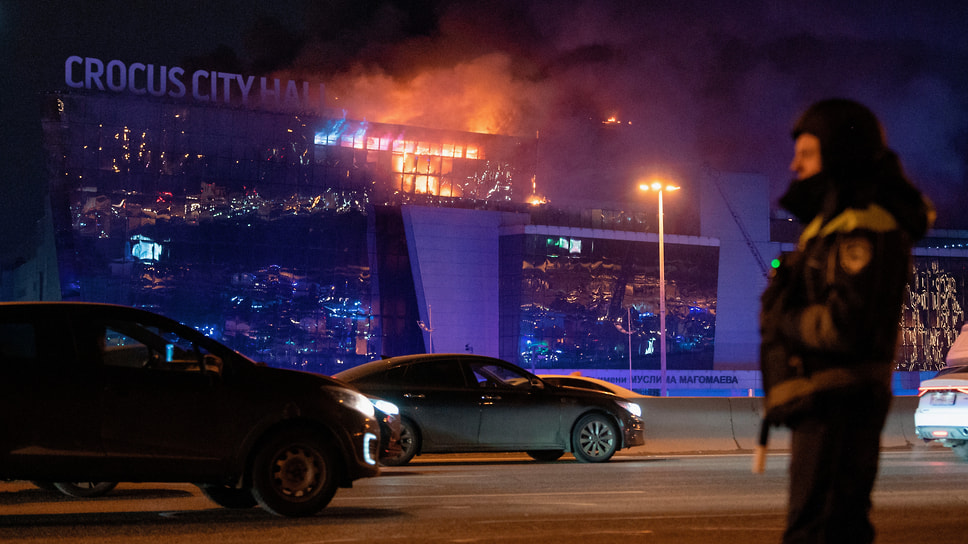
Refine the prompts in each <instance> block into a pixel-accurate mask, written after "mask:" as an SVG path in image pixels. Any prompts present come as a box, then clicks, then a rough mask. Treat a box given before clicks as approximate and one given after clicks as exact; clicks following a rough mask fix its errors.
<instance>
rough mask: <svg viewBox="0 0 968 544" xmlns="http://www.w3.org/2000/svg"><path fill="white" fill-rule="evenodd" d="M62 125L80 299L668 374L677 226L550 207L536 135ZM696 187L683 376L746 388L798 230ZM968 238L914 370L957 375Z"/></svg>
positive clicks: (60, 230)
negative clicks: (772, 267)
mask: <svg viewBox="0 0 968 544" xmlns="http://www.w3.org/2000/svg"><path fill="white" fill-rule="evenodd" d="M44 130H45V135H46V148H47V153H48V162H49V169H50V172H51V175H50V203H51V215H52V220H53V221H52V223H53V229H54V243H55V245H56V250H57V268H58V272H59V277H60V296H61V298H62V299H65V300H84V301H100V302H112V303H119V304H125V305H131V306H137V307H144V308H149V309H152V310H155V311H157V312H160V313H162V314H166V315H169V316H171V317H173V318H175V319H178V320H179V321H182V322H184V323H186V324H189V325H191V326H193V327H196V328H198V329H200V330H202V331H204V332H205V333H206V334H209V335H210V336H212V337H214V338H217V339H219V340H221V341H223V342H225V343H226V344H228V345H229V346H231V347H233V348H235V349H237V350H239V351H240V352H242V353H245V354H247V355H250V356H252V357H253V358H256V359H259V360H263V361H265V362H266V363H268V364H270V365H272V366H278V367H285V368H296V369H303V370H309V371H314V372H320V373H324V374H332V373H335V372H338V371H339V370H342V369H345V368H347V367H350V366H354V365H356V364H359V363H361V362H364V361H368V360H372V359H376V358H380V357H382V356H390V355H402V354H409V353H419V352H426V351H435V352H455V351H461V352H474V353H479V354H484V355H491V356H497V357H501V358H503V359H505V360H508V361H512V362H515V363H517V364H519V365H521V366H523V367H525V368H529V369H532V370H534V371H536V372H543V371H547V372H550V373H556V372H565V371H572V370H576V369H580V370H582V371H585V372H589V373H592V374H594V372H596V371H600V372H603V373H612V374H614V375H615V376H620V377H621V380H626V378H627V380H628V381H629V382H630V383H628V385H632V384H633V383H634V382H636V380H642V381H643V382H645V381H646V380H647V379H649V376H651V375H652V374H650V373H654V372H655V371H657V369H658V368H659V355H658V352H657V350H658V344H659V342H658V339H659V335H660V334H661V332H660V330H659V326H658V316H657V312H658V299H659V295H658V292H659V290H658V277H659V274H658V256H657V255H658V238H657V235H656V234H655V224H654V223H655V214H654V213H651V211H643V209H646V210H648V206H647V205H646V203H638V204H637V205H635V206H634V207H633V206H629V207H628V208H626V210H614V211H609V210H605V209H585V210H580V211H574V212H573V211H567V210H558V209H555V208H553V207H550V206H548V205H541V206H533V205H532V203H533V200H532V199H533V198H534V197H535V196H536V195H534V194H533V191H534V185H533V181H534V169H535V165H534V163H533V160H534V157H535V149H534V145H535V142H529V141H526V140H522V139H519V138H511V137H502V136H493V135H484V134H473V133H459V132H449V131H434V130H428V129H421V128H415V127H405V126H398V125H384V124H377V123H367V122H363V121H353V120H348V119H345V118H343V117H342V116H341V115H334V116H329V117H323V116H318V115H315V114H314V115H309V114H297V113H281V112H277V111H276V112H268V111H254V110H249V109H243V108H240V107H234V106H229V105H222V106H217V105H199V104H192V103H185V102H174V101H166V100H163V99H151V98H147V99H146V98H144V97H131V96H121V95H110V96H109V95H103V94H100V95H99V94H97V93H84V92H77V93H69V94H52V95H50V96H49V97H48V98H47V112H46V117H45V120H44ZM693 182H694V183H695V184H697V185H699V186H700V187H701V190H700V191H697V193H699V194H701V195H702V203H701V208H700V210H699V213H697V216H699V217H700V218H701V224H697V225H695V227H694V228H693V229H692V230H694V231H695V232H690V233H689V234H681V233H675V232H673V233H671V234H670V233H668V232H667V234H666V236H665V248H666V280H667V316H668V317H667V327H666V330H667V344H668V369H669V371H670V372H674V373H680V374H676V375H677V376H680V377H679V379H680V380H682V381H683V383H686V382H688V383H690V384H695V383H714V382H715V383H720V382H722V381H724V380H723V379H720V378H719V377H717V376H720V375H726V374H728V373H731V372H732V373H738V374H729V376H734V375H738V376H740V377H739V378H738V379H733V380H732V381H730V380H728V379H726V380H725V382H726V383H728V384H731V385H730V386H729V387H718V386H717V387H711V388H712V389H717V390H719V389H722V390H728V391H729V394H744V392H745V391H747V390H750V391H753V390H755V389H757V385H756V383H755V382H750V383H747V381H748V380H755V379H757V377H756V376H757V375H758V372H756V371H757V368H758V367H757V347H758V325H757V321H756V320H757V312H758V306H759V304H758V302H759V300H758V297H759V293H760V292H762V288H763V287H764V286H765V282H766V277H765V274H764V268H763V266H762V265H763V263H762V262H758V261H761V260H762V259H763V256H766V257H768V258H770V257H772V256H775V255H777V254H779V253H781V252H783V251H785V250H789V249H790V248H791V247H792V245H791V244H792V242H793V241H794V239H793V238H791V237H790V236H788V235H786V234H784V231H783V229H784V228H787V227H789V225H788V224H787V222H786V221H785V220H784V219H783V218H774V221H772V222H771V217H770V205H769V201H768V195H766V193H765V185H766V183H765V180H763V179H762V177H759V176H755V175H729V176H721V177H718V178H714V177H712V176H711V175H708V174H704V175H703V176H701V179H697V180H693ZM723 186H728V187H729V188H730V191H722V190H721V189H722V187H723ZM730 198H732V199H734V200H733V201H731V202H730V201H728V200H727V199H730ZM684 205H685V203H679V206H684ZM791 232H792V231H791ZM941 234H944V236H941ZM966 239H968V234H966V233H961V232H948V233H935V236H934V237H933V238H931V239H929V240H927V241H926V243H925V244H924V245H923V247H921V248H919V249H918V254H917V257H916V271H915V272H916V273H915V276H914V280H913V281H912V284H911V289H910V291H909V297H908V300H907V304H906V307H905V310H904V316H903V318H902V323H901V325H902V329H903V335H902V336H903V338H902V346H901V354H900V356H899V360H898V368H899V369H901V370H915V371H917V370H930V369H933V368H937V367H938V366H940V365H941V364H942V362H943V358H944V353H945V352H946V351H947V347H948V346H950V344H951V342H952V341H953V340H954V335H955V334H956V333H957V331H958V329H959V327H960V325H961V324H962V323H963V322H964V311H963V308H964V306H965V280H966V278H968V264H966V263H968V250H966V249H964V248H963V247H955V246H957V244H958V243H961V242H962V241H964V240H966ZM754 248H755V251H753V249H754ZM633 371H634V373H635V376H633ZM683 373H691V374H688V375H686V374H683ZM612 374H608V376H612ZM603 375H605V374H603ZM609 379H611V377H610V378H609ZM618 379H619V378H616V381H618ZM744 380H747V381H744ZM651 383H652V384H653V385H650V386H649V387H637V389H640V390H643V389H644V390H647V391H652V389H653V388H654V382H651Z"/></svg>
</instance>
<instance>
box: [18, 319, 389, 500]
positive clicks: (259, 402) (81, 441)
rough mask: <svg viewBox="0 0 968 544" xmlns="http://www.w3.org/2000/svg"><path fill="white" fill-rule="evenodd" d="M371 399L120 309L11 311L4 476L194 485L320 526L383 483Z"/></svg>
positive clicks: (213, 494) (166, 322) (166, 321)
mask: <svg viewBox="0 0 968 544" xmlns="http://www.w3.org/2000/svg"><path fill="white" fill-rule="evenodd" d="M379 443H380V431H379V424H378V422H377V420H376V419H375V418H374V409H373V404H372V403H371V402H370V400H369V399H368V398H367V397H366V396H364V395H362V394H360V393H359V392H358V391H355V390H353V389H352V388H350V387H349V386H347V385H346V384H343V383H340V382H338V381H336V380H333V379H331V378H327V377H324V376H317V375H312V374H308V373H303V372H295V371H289V370H281V369H276V368H269V367H266V366H264V365H260V364H258V363H255V362H253V361H251V360H250V359H247V358H246V357H244V356H242V355H240V354H238V353H236V352H234V351H232V350H231V349H229V348H227V347H225V346H223V345H222V344H219V343H218V342H215V341H214V340H212V339H210V338H208V337H206V336H204V335H203V334H201V333H199V332H198V331H196V330H194V329H192V328H190V327H187V326H184V325H181V324H179V323H177V322H176V321H173V320H171V319H168V318H165V317H162V316H159V315H157V314H153V313H150V312H146V311H143V310H138V309H134V308H128V307H123V306H112V305H105V304H87V303H0V479H18V480H32V481H36V482H77V481H87V482H117V481H139V482H141V481H151V482H191V483H194V484H196V485H198V486H199V487H201V489H202V490H203V492H204V493H205V494H206V496H208V497H209V498H210V499H212V500H213V501H215V502H216V503H217V504H220V505H222V506H225V507H237V508H248V507H252V506H255V505H256V504H257V503H258V504H260V505H261V506H262V507H263V508H264V509H265V510H267V511H270V512H272V513H274V514H277V515H283V516H305V515H312V514H314V513H316V512H318V511H319V510H321V509H322V508H324V507H325V506H326V505H327V504H328V503H329V501H330V499H332V497H333V495H334V494H335V492H336V489H337V488H338V487H349V486H351V485H352V483H353V481H354V480H356V479H358V478H363V477H367V476H375V475H376V474H377V473H378V472H379V468H378V466H377V457H378V455H379Z"/></svg>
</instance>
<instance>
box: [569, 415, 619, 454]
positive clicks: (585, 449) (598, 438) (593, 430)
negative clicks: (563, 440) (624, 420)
mask: <svg viewBox="0 0 968 544" xmlns="http://www.w3.org/2000/svg"><path fill="white" fill-rule="evenodd" d="M617 449H618V431H617V429H616V428H615V423H613V422H612V420H611V419H610V418H609V417H608V416H606V415H604V414H588V415H586V416H584V417H582V418H581V419H580V420H579V421H578V424H577V425H575V430H574V431H573V433H572V453H574V454H575V459H578V460H579V461H581V462H583V463H602V462H605V461H608V460H609V459H611V458H612V455H614V454H615V451H616V450H617Z"/></svg>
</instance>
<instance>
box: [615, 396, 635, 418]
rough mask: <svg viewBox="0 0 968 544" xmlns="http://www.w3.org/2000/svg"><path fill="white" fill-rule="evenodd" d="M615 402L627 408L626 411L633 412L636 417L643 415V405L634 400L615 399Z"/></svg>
mask: <svg viewBox="0 0 968 544" xmlns="http://www.w3.org/2000/svg"><path fill="white" fill-rule="evenodd" d="M615 404H618V405H619V406H621V407H622V408H625V411H627V412H628V413H630V414H632V415H633V416H635V417H642V407H641V406H639V405H638V404H635V403H634V402H626V401H624V400H617V401H615Z"/></svg>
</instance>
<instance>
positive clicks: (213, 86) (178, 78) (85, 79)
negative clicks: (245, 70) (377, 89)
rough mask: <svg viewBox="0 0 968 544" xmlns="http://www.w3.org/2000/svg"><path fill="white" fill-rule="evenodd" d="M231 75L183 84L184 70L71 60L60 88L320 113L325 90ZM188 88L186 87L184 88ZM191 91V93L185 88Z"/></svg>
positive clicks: (197, 76) (199, 74)
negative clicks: (252, 101) (313, 91)
mask: <svg viewBox="0 0 968 544" xmlns="http://www.w3.org/2000/svg"><path fill="white" fill-rule="evenodd" d="M254 83H255V76H243V75H242V74H233V73H230V72H218V71H208V70H196V71H195V72H193V73H192V75H191V78H190V81H186V80H185V69H184V68H181V67H180V66H165V65H160V66H159V65H155V64H144V63H141V62H133V63H131V64H125V63H124V62H123V61H120V60H109V61H108V62H104V61H102V60H101V59H97V58H93V57H80V56H77V55H71V56H70V57H67V60H66V61H64V84H65V85H67V86H68V87H70V88H72V89H87V90H96V91H110V92H115V93H122V92H129V93H131V94H135V95H146V94H149V95H151V96H156V97H169V98H183V97H185V96H188V94H189V93H190V94H191V97H192V99H194V100H197V101H199V102H211V103H219V104H229V103H232V102H235V101H238V102H241V103H242V104H249V99H250V98H255V99H257V100H258V102H259V104H260V105H262V106H265V107H269V108H279V107H300V106H301V107H303V108H306V109H317V110H319V111H322V108H323V106H324V101H323V99H324V98H325V91H326V88H325V86H324V85H323V84H322V83H320V84H319V88H318V91H319V92H318V94H316V95H312V94H311V93H310V83H309V82H308V81H294V80H286V81H285V82H281V81H280V80H278V79H269V78H265V77H263V78H260V84H259V85H255V84H254ZM186 84H187V85H186ZM189 86H190V87H189Z"/></svg>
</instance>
